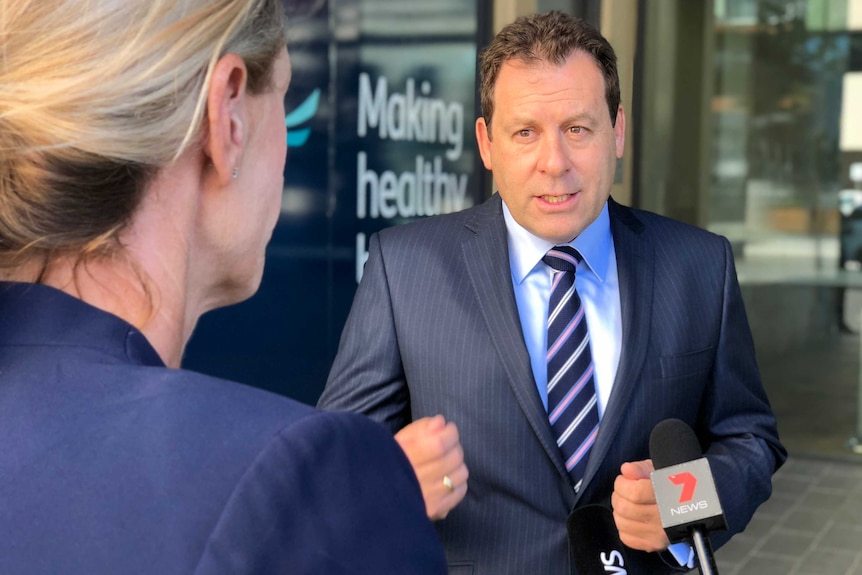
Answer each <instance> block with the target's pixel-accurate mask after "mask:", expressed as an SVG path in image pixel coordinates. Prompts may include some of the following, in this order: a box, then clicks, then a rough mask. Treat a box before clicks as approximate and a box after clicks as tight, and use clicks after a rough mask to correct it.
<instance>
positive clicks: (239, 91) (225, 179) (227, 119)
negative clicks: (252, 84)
mask: <svg viewBox="0 0 862 575" xmlns="http://www.w3.org/2000/svg"><path fill="white" fill-rule="evenodd" d="M247 79H248V71H247V70H246V67H245V62H243V60H242V58H240V57H239V56H238V55H236V54H225V55H224V56H222V57H221V58H219V61H218V62H216V65H215V68H214V69H213V73H212V76H211V78H210V85H209V90H208V92H207V114H206V132H205V138H204V146H203V148H204V154H205V155H206V156H207V157H208V159H209V161H210V163H211V164H212V166H213V168H214V169H215V173H216V174H217V179H218V181H219V183H221V184H222V185H228V184H229V183H230V180H231V179H233V178H234V177H235V175H234V174H235V173H236V172H235V170H237V169H239V164H240V160H241V159H242V151H243V148H244V147H245V143H246V137H247V132H246V130H247V125H248V122H247V116H246V114H247V112H246V103H247V102H246V99H247V97H248V95H247V93H246V81H247Z"/></svg>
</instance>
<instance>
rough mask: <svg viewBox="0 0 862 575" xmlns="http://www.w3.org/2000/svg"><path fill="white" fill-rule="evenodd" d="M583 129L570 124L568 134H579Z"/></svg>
mask: <svg viewBox="0 0 862 575" xmlns="http://www.w3.org/2000/svg"><path fill="white" fill-rule="evenodd" d="M583 131H584V129H583V128H582V127H580V126H572V127H570V128H569V133H570V134H580V133H581V132H583Z"/></svg>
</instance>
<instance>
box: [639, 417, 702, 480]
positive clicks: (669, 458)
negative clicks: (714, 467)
mask: <svg viewBox="0 0 862 575" xmlns="http://www.w3.org/2000/svg"><path fill="white" fill-rule="evenodd" d="M649 455H650V458H652V463H653V466H654V467H655V468H656V469H663V468H665V467H670V466H671V465H679V464H680V463H685V462H687V461H694V460H695V459H699V458H700V457H703V450H702V449H701V447H700V442H699V441H698V440H697V436H696V435H695V434H694V431H693V430H692V429H691V427H689V425H688V424H687V423H686V422H684V421H682V420H680V419H665V420H664V421H661V422H659V424H658V425H656V426H655V427H654V428H653V430H652V433H650V436H649Z"/></svg>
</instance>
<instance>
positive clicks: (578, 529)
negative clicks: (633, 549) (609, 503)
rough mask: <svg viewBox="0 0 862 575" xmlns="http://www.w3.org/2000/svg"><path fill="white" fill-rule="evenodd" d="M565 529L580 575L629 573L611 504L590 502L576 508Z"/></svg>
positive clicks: (619, 574)
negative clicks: (607, 505)
mask: <svg viewBox="0 0 862 575" xmlns="http://www.w3.org/2000/svg"><path fill="white" fill-rule="evenodd" d="M566 531H567V532H568V534H569V549H570V550H571V555H572V562H573V563H574V564H575V568H576V569H577V571H578V575H608V574H613V575H627V574H628V571H627V570H626V569H627V563H626V557H625V546H624V545H623V543H622V541H620V535H619V532H618V531H617V525H616V523H614V515H613V513H612V512H611V510H610V509H609V508H608V507H605V506H604V505H596V504H591V505H584V506H583V507H578V508H576V509H574V510H573V511H572V512H571V513H570V514H569V518H568V519H567V520H566Z"/></svg>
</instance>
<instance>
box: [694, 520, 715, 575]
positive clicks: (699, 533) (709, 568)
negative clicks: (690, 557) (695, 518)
mask: <svg viewBox="0 0 862 575" xmlns="http://www.w3.org/2000/svg"><path fill="white" fill-rule="evenodd" d="M689 534H690V535H691V541H692V543H694V553H695V555H697V566H698V570H699V571H700V575H718V567H717V566H716V564H715V556H714V555H713V554H712V545H711V544H710V543H709V539H707V537H706V535H704V533H703V529H701V528H700V527H692V528H691V529H689Z"/></svg>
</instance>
